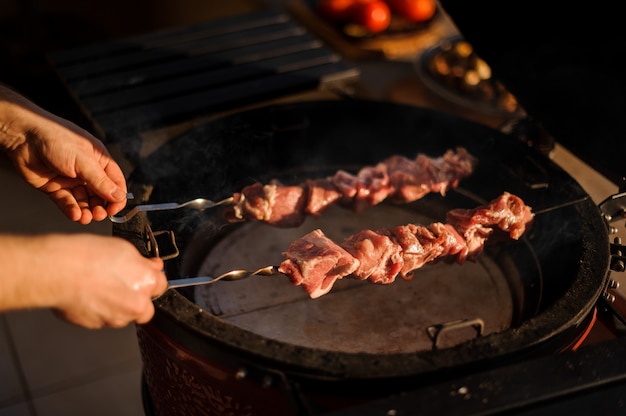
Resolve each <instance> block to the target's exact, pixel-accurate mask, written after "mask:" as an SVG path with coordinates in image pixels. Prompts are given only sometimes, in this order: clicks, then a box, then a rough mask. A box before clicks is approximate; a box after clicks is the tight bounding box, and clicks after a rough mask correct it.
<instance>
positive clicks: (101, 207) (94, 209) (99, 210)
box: [89, 195, 109, 221]
mask: <svg viewBox="0 0 626 416" xmlns="http://www.w3.org/2000/svg"><path fill="white" fill-rule="evenodd" d="M89 207H90V209H91V213H92V216H93V219H94V220H95V221H102V220H104V219H105V218H107V216H108V215H109V214H108V212H107V207H106V204H105V202H104V201H103V200H102V198H100V197H99V196H98V195H92V196H91V197H90V198H89Z"/></svg>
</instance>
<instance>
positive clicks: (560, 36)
mask: <svg viewBox="0 0 626 416" xmlns="http://www.w3.org/2000/svg"><path fill="white" fill-rule="evenodd" d="M2 3H3V4H2V7H1V8H0V82H3V83H6V84H9V85H11V86H13V87H15V88H16V89H18V90H20V91H21V92H22V93H24V94H25V95H27V96H28V97H30V98H31V99H33V100H34V101H35V102H37V103H38V104H40V105H41V106H43V107H44V108H46V109H49V110H50V111H52V112H55V113H57V114H59V115H60V116H62V117H65V118H69V119H71V120H73V121H75V122H76V123H77V124H79V125H82V126H83V127H86V128H90V124H89V122H88V121H87V120H86V119H85V118H84V115H83V114H82V113H81V112H80V111H79V110H78V108H77V106H76V104H75V103H74V102H73V101H72V100H71V98H70V97H69V96H68V94H67V90H66V89H64V87H63V86H62V85H61V83H60V82H59V80H58V79H57V78H56V75H55V74H53V72H52V71H51V69H50V66H49V65H48V64H47V62H46V54H47V53H48V52H50V51H55V50H63V49H69V48H72V47H75V46H84V45H89V44H93V43H98V42H106V41H110V40H114V39H118V38H124V37H129V36H133V35H137V34H142V33H147V32H152V31H157V30H161V29H165V28H169V27H173V26H181V25H188V24H194V23H198V22H202V21H206V20H209V19H215V18H220V17H226V16H230V15H234V14H240V13H245V12H248V11H254V10H255V9H259V8H262V7H265V6H266V5H268V4H270V5H281V4H284V3H285V2H284V1H278V0H275V1H261V0H228V1H223V0H182V1H181V0H153V1H146V0H138V1H131V0H107V1H101V0H94V1H84V0H83V1H80V0H3V2H2ZM441 3H442V4H443V6H444V8H445V10H446V11H447V12H448V14H450V15H451V17H452V19H453V20H454V22H455V23H456V25H457V27H458V28H459V29H460V31H461V32H462V33H463V35H464V36H465V37H466V38H467V40H469V41H470V43H472V44H473V46H474V48H475V50H476V51H477V52H478V54H479V55H480V56H481V57H482V58H483V59H485V60H486V61H487V62H488V63H489V65H490V66H491V67H492V70H493V72H494V76H495V77H496V78H498V79H500V80H501V81H503V83H504V84H505V85H506V86H507V88H508V89H509V90H510V91H512V92H513V93H514V94H515V95H516V96H517V98H518V100H519V101H520V102H521V103H522V105H523V106H524V107H525V108H526V109H527V110H528V112H529V113H530V114H531V115H532V116H534V117H535V118H536V119H537V120H538V121H539V122H541V123H542V124H543V125H544V126H545V127H546V128H547V130H548V131H549V132H550V133H551V134H552V135H553V136H554V137H555V139H556V140H557V141H558V142H560V143H561V144H563V145H564V146H565V147H567V148H568V149H569V150H571V151H573V152H574V153H575V154H576V155H577V156H579V157H580V158H582V159H583V160H585V161H586V162H587V163H589V164H590V165H591V166H592V167H594V168H595V169H596V170H598V171H600V172H601V173H603V174H604V175H605V176H607V177H608V178H609V179H610V180H612V181H613V182H615V183H620V180H621V178H622V177H623V175H624V174H626V169H625V168H624V166H623V165H624V164H623V162H622V159H623V157H624V155H625V154H626V140H625V139H626V138H625V137H624V136H625V134H624V127H623V124H624V119H625V118H626V98H625V96H626V95H625V92H626V81H625V79H624V78H625V77H624V74H625V71H623V67H622V62H623V61H624V60H625V58H626V56H624V55H625V54H626V47H625V46H624V45H625V40H626V36H625V35H624V32H623V27H624V24H623V21H622V19H623V18H622V14H621V13H620V12H619V10H618V8H617V4H618V3H614V2H596V3H594V4H593V5H591V4H587V5H579V4H574V3H572V2H569V1H562V0H554V1H543V0H525V1H501V0H477V1H476V0H475V1H468V0H441Z"/></svg>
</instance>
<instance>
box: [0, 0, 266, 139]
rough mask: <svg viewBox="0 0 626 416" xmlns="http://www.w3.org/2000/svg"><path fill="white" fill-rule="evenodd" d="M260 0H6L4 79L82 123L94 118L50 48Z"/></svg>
mask: <svg viewBox="0 0 626 416" xmlns="http://www.w3.org/2000/svg"><path fill="white" fill-rule="evenodd" d="M270 3H271V2H263V1H255V0H227V1H223V0H106V1H102V0H93V1H85V0H82V1H81V0H2V6H0V82H2V83H4V84H8V85H10V86H12V87H14V88H15V89H17V90H19V91H20V92H21V93H23V94H24V95H26V96H28V97H29V98H31V99H32V100H34V101H35V102H36V103H37V104H39V105H41V106H42V107H44V108H45V109H47V110H50V111H52V112H54V113H56V114H58V115H60V116H62V117H65V118H69V119H71V120H72V121H74V122H76V123H77V124H79V125H81V126H82V127H86V128H90V123H89V122H88V121H87V120H86V118H85V117H84V116H83V114H82V113H81V112H80V111H79V109H78V107H77V105H76V104H75V103H74V101H73V100H72V99H71V97H70V96H69V95H68V93H67V90H66V89H65V88H64V87H63V85H62V84H61V83H60V81H59V80H58V78H57V76H56V75H55V74H54V73H53V71H52V69H51V67H50V65H48V62H47V60H46V59H47V58H46V56H47V54H48V53H49V52H53V51H57V50H65V49H71V48H73V47H79V46H85V45H90V44H94V43H99V42H107V41H111V40H115V39H122V38H126V37H129V36H134V35H138V34H143V33H148V32H153V31H158V30H162V29H166V28H170V27H176V26H184V25H190V24H195V23H199V22H204V21H206V20H210V19H216V18H221V17H227V16H231V15H235V14H241V13H246V12H249V11H253V10H256V9H258V8H261V7H265V6H266V4H270Z"/></svg>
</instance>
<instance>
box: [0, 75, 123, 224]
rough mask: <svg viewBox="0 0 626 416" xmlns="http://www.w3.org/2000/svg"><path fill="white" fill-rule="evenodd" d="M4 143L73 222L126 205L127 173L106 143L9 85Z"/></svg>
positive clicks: (0, 111)
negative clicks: (44, 108) (25, 96)
mask: <svg viewBox="0 0 626 416" xmlns="http://www.w3.org/2000/svg"><path fill="white" fill-rule="evenodd" d="M0 147H2V148H4V149H5V151H6V152H7V154H8V156H9V158H10V159H11V161H12V162H13V165H14V166H15V167H16V169H17V171H18V172H19V173H20V174H21V176H22V177H23V178H24V179H25V180H26V182H28V183H29V184H30V185H32V186H33V187H35V188H37V189H39V190H41V191H43V192H45V193H46V194H48V196H49V197H50V198H51V199H52V200H53V201H54V203H55V204H56V205H57V206H58V207H59V209H60V210H61V211H62V212H63V213H64V214H65V215H66V216H67V217H68V218H69V219H71V220H72V221H77V222H79V223H81V224H88V223H90V222H91V221H92V220H96V221H101V220H103V219H105V218H106V217H107V215H113V214H116V213H117V212H119V211H121V210H122V208H124V206H125V205H126V192H127V190H126V181H125V178H124V174H123V172H122V170H121V168H120V167H119V165H118V164H117V163H116V162H115V161H114V160H113V158H112V157H111V155H110V154H109V152H108V151H107V149H106V147H105V146H104V144H103V143H102V142H101V141H99V140H98V139H96V138H95V137H94V136H93V135H91V134H90V133H88V132H87V131H85V130H84V129H82V128H80V127H78V126H77V125H75V124H74V123H72V122H70V121H68V120H65V119H62V118H60V117H57V116H55V115H53V114H51V113H49V112H47V111H45V110H43V109H42V108H40V107H38V106H36V105H35V104H34V103H32V102H30V101H29V100H27V99H26V98H24V97H22V96H21V95H19V94H17V93H15V92H13V91H12V90H10V89H8V88H6V87H3V86H0Z"/></svg>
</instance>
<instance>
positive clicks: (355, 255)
mask: <svg viewBox="0 0 626 416" xmlns="http://www.w3.org/2000/svg"><path fill="white" fill-rule="evenodd" d="M533 218H534V214H533V213H532V210H531V208H530V207H528V206H527V205H525V204H524V201H522V199H521V198H519V197H517V196H515V195H513V194H510V193H508V192H505V193H503V194H502V195H500V196H499V197H498V198H496V199H494V200H492V201H491V202H490V203H488V204H487V205H484V206H480V207H477V208H474V209H454V210H451V211H449V212H448V213H447V217H446V223H445V224H443V223H440V222H436V223H432V224H430V225H428V226H423V225H416V224H407V225H400V226H397V227H393V228H385V229H380V230H376V231H372V230H363V231H359V232H358V233H356V234H354V235H351V236H349V237H347V238H346V239H345V240H344V241H343V242H341V243H339V244H338V243H335V242H333V241H332V240H330V239H329V238H328V237H326V236H325V235H324V233H323V232H322V231H321V230H319V229H318V230H314V231H312V232H310V233H308V234H306V235H305V236H303V237H302V238H300V239H298V240H295V241H293V242H292V243H291V244H290V245H289V247H288V248H287V250H286V251H285V252H284V253H283V255H284V256H285V258H286V259H285V260H284V261H283V262H282V263H281V264H280V266H279V268H278V271H279V272H281V273H283V274H285V275H287V276H288V277H289V279H290V280H291V282H292V283H293V284H295V285H301V286H302V287H303V288H304V290H305V291H306V292H307V293H308V294H309V296H310V297H311V298H318V297H320V296H322V295H324V294H326V293H328V292H329V291H330V290H331V289H332V287H333V285H334V283H335V281H337V279H342V278H344V277H349V278H353V279H360V280H366V279H369V280H370V281H371V282H373V283H378V284H389V283H392V282H393V281H394V280H395V278H396V276H397V275H400V276H401V277H402V278H404V279H405V280H411V279H412V277H413V271H414V270H416V269H419V268H420V267H422V266H424V265H425V264H427V263H433V262H435V261H439V260H445V261H456V262H457V263H459V264H463V263H464V262H465V261H466V260H470V261H475V260H476V258H477V257H478V255H479V254H480V253H482V251H483V247H484V244H485V241H486V240H487V238H488V237H489V236H490V235H491V234H492V233H493V231H494V228H493V227H497V228H499V229H501V230H502V231H505V232H507V233H508V234H509V237H510V238H512V239H515V240H517V239H519V238H520V237H521V236H522V234H524V232H525V230H526V228H527V227H528V225H529V224H530V223H531V222H532V220H533Z"/></svg>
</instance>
